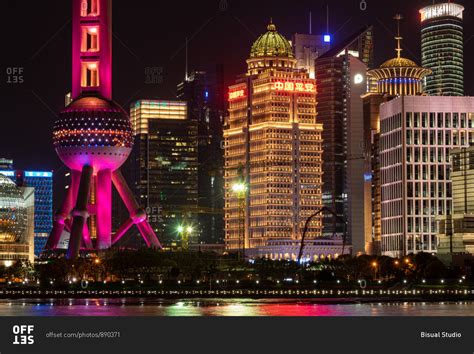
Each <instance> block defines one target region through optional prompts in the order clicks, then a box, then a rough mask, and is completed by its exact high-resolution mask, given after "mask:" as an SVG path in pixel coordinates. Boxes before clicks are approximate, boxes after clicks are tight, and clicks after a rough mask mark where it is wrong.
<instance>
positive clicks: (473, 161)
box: [438, 146, 474, 263]
mask: <svg viewBox="0 0 474 354" xmlns="http://www.w3.org/2000/svg"><path fill="white" fill-rule="evenodd" d="M451 166H452V167H451V168H452V169H451V180H452V193H453V208H452V211H451V214H445V215H441V216H439V217H438V225H439V228H438V237H439V247H438V256H439V257H440V258H441V259H443V260H445V261H447V262H449V263H450V262H452V260H453V257H454V258H456V257H457V256H462V255H465V254H470V255H473V254H474V146H470V147H468V148H462V149H455V150H453V151H452V152H451Z"/></svg>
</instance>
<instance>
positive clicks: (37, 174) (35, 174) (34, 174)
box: [25, 171, 53, 178]
mask: <svg viewBox="0 0 474 354" xmlns="http://www.w3.org/2000/svg"><path fill="white" fill-rule="evenodd" d="M25 177H41V178H51V177H53V173H52V172H38V171H26V172H25Z"/></svg>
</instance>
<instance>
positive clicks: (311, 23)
mask: <svg viewBox="0 0 474 354" xmlns="http://www.w3.org/2000/svg"><path fill="white" fill-rule="evenodd" d="M309 34H313V21H312V16H311V11H310V12H309Z"/></svg>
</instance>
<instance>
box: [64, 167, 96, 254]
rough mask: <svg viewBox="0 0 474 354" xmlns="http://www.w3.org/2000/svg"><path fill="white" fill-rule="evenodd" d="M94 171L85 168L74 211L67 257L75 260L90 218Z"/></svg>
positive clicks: (90, 168)
mask: <svg viewBox="0 0 474 354" xmlns="http://www.w3.org/2000/svg"><path fill="white" fill-rule="evenodd" d="M92 173H93V169H92V167H91V166H84V167H83V168H82V173H81V181H80V184H79V191H78V194H77V200H76V206H75V208H74V210H73V211H72V217H73V219H72V228H71V238H70V239H69V248H68V251H67V255H66V257H67V258H68V259H75V258H77V257H78V256H79V251H80V249H81V242H82V239H83V236H84V225H85V223H86V221H87V218H88V217H89V213H88V211H87V204H88V201H89V193H90V188H91V181H92Z"/></svg>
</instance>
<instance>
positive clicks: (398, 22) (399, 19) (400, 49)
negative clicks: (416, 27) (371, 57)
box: [393, 14, 403, 59]
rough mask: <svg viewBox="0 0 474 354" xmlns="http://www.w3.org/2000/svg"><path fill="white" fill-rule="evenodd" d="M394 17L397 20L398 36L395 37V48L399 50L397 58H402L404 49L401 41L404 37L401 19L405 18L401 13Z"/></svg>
mask: <svg viewBox="0 0 474 354" xmlns="http://www.w3.org/2000/svg"><path fill="white" fill-rule="evenodd" d="M393 19H394V20H396V21H397V36H396V37H395V39H396V41H397V49H395V51H396V52H397V58H399V59H400V56H401V52H402V50H403V49H402V47H401V41H402V39H403V37H401V36H400V21H401V20H402V19H403V16H402V15H400V14H396V15H395V17H394V18H393Z"/></svg>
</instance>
